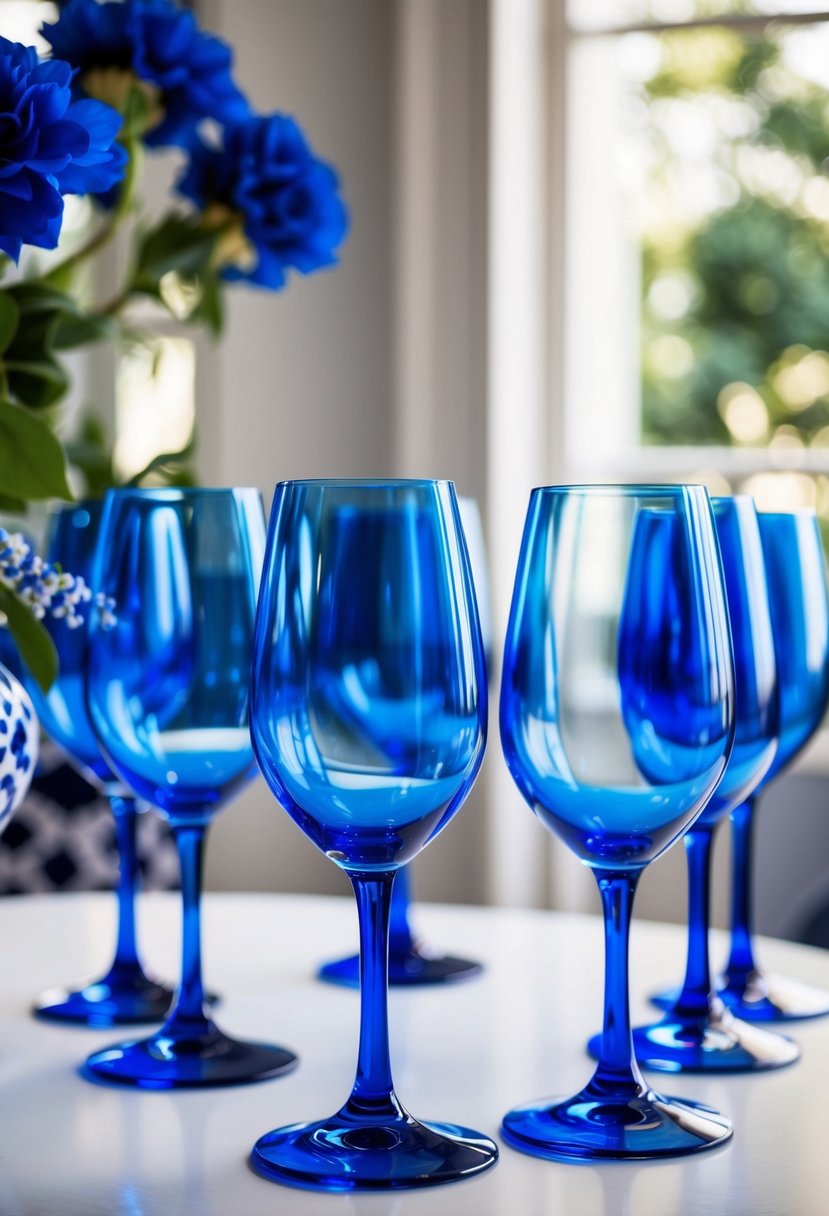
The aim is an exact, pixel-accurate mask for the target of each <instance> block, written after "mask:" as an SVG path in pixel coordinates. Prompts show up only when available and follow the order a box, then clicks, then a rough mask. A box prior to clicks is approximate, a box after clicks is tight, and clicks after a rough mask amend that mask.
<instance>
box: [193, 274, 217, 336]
mask: <svg viewBox="0 0 829 1216" xmlns="http://www.w3.org/2000/svg"><path fill="white" fill-rule="evenodd" d="M190 320H191V321H204V323H205V324H206V325H207V327H208V329H209V330H210V332H211V333H212V334H213V336H214V338H220V337H221V335H222V330H223V329H224V320H225V318H224V300H223V297H222V282H221V279H220V278H219V276H218V275H217V274H207V275H205V278H204V282H203V283H202V294H201V299H200V300H199V303H198V306H197V307H196V308H195V309H194V311H193V313H192V315H191V317H190Z"/></svg>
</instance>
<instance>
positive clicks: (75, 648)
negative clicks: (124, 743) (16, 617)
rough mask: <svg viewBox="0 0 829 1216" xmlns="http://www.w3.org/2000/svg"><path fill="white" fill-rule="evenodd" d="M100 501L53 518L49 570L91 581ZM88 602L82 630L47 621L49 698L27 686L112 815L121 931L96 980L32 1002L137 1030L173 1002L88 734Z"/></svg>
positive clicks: (120, 786) (131, 823)
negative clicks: (151, 956) (138, 916)
mask: <svg viewBox="0 0 829 1216" xmlns="http://www.w3.org/2000/svg"><path fill="white" fill-rule="evenodd" d="M102 510H103V503H102V501H101V500H100V499H87V500H82V501H80V502H77V503H72V504H71V505H69V506H61V507H57V508H56V509H55V510H54V511H52V512H51V514H50V517H49V523H48V528H47V533H46V542H45V547H46V558H47V560H48V561H49V562H50V563H51V564H52V565H56V566H59V567H62V568H63V569H65V570H69V571H71V572H72V574H73V575H75V576H76V577H78V576H80V577H81V578H83V579H84V580H85V582H86V583H87V584H88V583H89V581H90V578H91V571H92V563H93V558H94V553H95V546H96V544H97V541H98V534H99V530H100V523H101V514H102ZM96 611H97V610H96V608H95V607H94V606H93V605H92V604H88V605H87V607H86V611H85V619H84V621H83V623H82V624H80V625H77V624H76V625H74V626H71V625H70V624H69V623H68V622H67V619H66V618H55V617H53V616H49V617H48V618H47V619H46V620H45V621H44V625H45V627H46V628H47V629H48V630H49V633H50V635H51V637H52V641H53V642H54V644H55V648H56V650H57V653H58V660H59V669H58V675H57V678H56V679H55V681H54V682H53V683H52V685H51V687H50V688H49V690H48V692H43V690H42V689H41V688H40V686H39V685H38V684H37V681H35V680H29V681H28V688H29V692H30V694H31V697H32V700H33V701H34V704H35V708H36V710H37V715H38V718H39V720H40V723H41V725H42V727H43V729H44V730H45V731H46V732H47V734H48V735H49V736H50V737H51V739H52V740H53V741H54V742H55V743H56V744H57V745H58V747H59V748H60V749H61V751H63V752H64V753H65V754H66V756H67V757H68V759H69V762H70V763H71V764H72V766H73V768H76V769H77V770H78V771H79V772H80V773H81V775H82V776H83V777H84V778H85V779H86V780H87V781H88V782H89V783H90V785H92V786H93V787H95V788H96V789H98V790H100V791H101V792H102V793H103V794H104V795H105V796H106V797H107V798H108V800H109V803H110V807H111V808H112V812H113V815H114V817H115V832H116V843H117V846H118V858H119V879H118V888H117V898H118V933H117V939H116V948H115V958H114V960H113V962H112V965H111V966H110V968H109V970H108V971H107V972H106V973H105V974H104V975H103V976H101V977H100V978H97V979H94V980H91V981H89V982H88V983H86V984H84V985H83V987H81V988H79V989H76V990H64V989H52V990H50V991H49V992H45V993H43V994H42V995H41V996H40V997H39V998H38V999H37V1001H36V1002H35V1006H34V1012H35V1013H36V1014H37V1016H38V1017H41V1018H46V1019H47V1020H49V1021H56V1022H69V1023H76V1024H81V1025H85V1026H91V1027H95V1028H98V1027H102V1026H119V1025H138V1024H143V1023H149V1022H160V1021H163V1019H164V1017H165V1015H166V1013H167V1011H168V1010H169V1008H170V1005H171V1003H172V1000H173V992H172V989H171V988H169V987H168V986H167V985H166V984H162V983H160V982H159V981H158V980H155V979H152V978H150V977H148V976H147V975H146V974H145V972H144V969H143V967H142V965H141V962H140V960H139V957H138V950H137V942H136V925H135V897H136V888H137V883H138V869H139V866H138V855H137V851H136V829H137V815H138V808H137V805H136V799H135V797H134V794H133V792H132V790H130V789H129V788H128V787H127V786H126V784H125V783H124V782H123V781H122V780H121V779H120V778H119V777H117V776H116V774H115V773H114V772H113V771H112V768H111V766H110V764H109V763H108V761H107V760H106V759H105V757H104V755H103V754H102V752H101V748H100V745H99V743H98V740H97V738H96V736H95V733H94V731H93V729H92V723H91V722H90V720H89V714H88V712H87V709H86V703H85V698H84V679H85V672H86V659H87V640H88V634H89V628H90V616H91V615H92V614H94V613H95V612H96Z"/></svg>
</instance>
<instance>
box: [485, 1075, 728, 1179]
mask: <svg viewBox="0 0 829 1216" xmlns="http://www.w3.org/2000/svg"><path fill="white" fill-rule="evenodd" d="M733 1131H734V1129H733V1127H732V1125H731V1123H730V1121H729V1120H728V1119H726V1118H725V1116H724V1115H721V1114H719V1112H718V1111H715V1110H712V1109H711V1108H710V1107H708V1106H703V1105H701V1104H700V1103H698V1102H691V1101H688V1100H687V1099H685V1098H669V1097H663V1096H662V1095H661V1094H658V1093H656V1092H655V1091H654V1090H652V1089H647V1088H645V1089H642V1090H640V1091H639V1092H637V1093H635V1094H633V1095H620V1096H619V1097H618V1098H614V1097H613V1096H612V1095H607V1094H600V1093H598V1092H597V1091H594V1090H593V1089H592V1088H591V1086H589V1085H588V1086H587V1087H586V1088H585V1089H583V1090H582V1091H581V1093H578V1094H575V1095H574V1096H573V1097H572V1098H565V1099H563V1100H560V1101H559V1100H557V1099H547V1100H546V1101H541V1102H533V1103H530V1104H528V1105H527V1106H521V1107H517V1108H516V1109H515V1110H511V1111H510V1112H509V1114H507V1115H505V1116H504V1121H503V1123H502V1124H501V1135H502V1136H503V1138H504V1140H505V1141H506V1143H507V1144H509V1145H510V1146H511V1147H512V1148H517V1149H519V1150H520V1151H521V1152H522V1153H529V1154H530V1155H531V1156H533V1157H546V1158H547V1159H549V1160H551V1161H593V1160H620V1161H625V1160H628V1161H635V1160H647V1159H649V1158H659V1157H682V1156H686V1155H687V1154H688V1153H697V1152H701V1151H703V1150H704V1149H709V1148H716V1147H717V1146H718V1145H720V1144H723V1143H725V1141H726V1140H729V1139H730V1138H731V1136H732V1135H733Z"/></svg>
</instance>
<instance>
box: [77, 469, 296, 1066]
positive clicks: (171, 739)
mask: <svg viewBox="0 0 829 1216" xmlns="http://www.w3.org/2000/svg"><path fill="white" fill-rule="evenodd" d="M264 536H265V531H264V515H263V511H262V502H261V499H260V497H259V494H258V493H257V492H256V491H255V490H215V489H172V490H131V489H130V490H115V491H111V492H110V493H109V494H108V495H107V497H106V500H105V505H104V514H103V519H102V520H101V529H100V538H99V543H98V548H97V552H96V558H95V564H94V568H93V586H94V587H95V588H96V589H97V590H98V592H99V593H102V594H104V595H106V596H111V597H112V599H113V601H114V603H115V617H116V619H115V623H114V624H112V623H110V622H106V621H103V620H101V621H97V622H96V621H93V624H92V626H91V628H90V639H89V658H88V662H87V678H86V698H87V705H88V708H89V714H90V718H91V721H92V726H93V729H94V730H95V733H96V735H97V736H98V740H99V742H100V745H101V748H102V750H103V752H104V754H105V755H106V757H107V759H108V760H109V762H110V764H111V765H112V768H113V770H114V771H115V772H116V773H118V775H119V776H120V777H121V778H122V780H124V781H126V782H128V783H129V785H130V787H131V788H132V789H133V790H135V792H136V793H137V795H138V796H139V797H141V798H144V799H146V800H147V801H148V802H151V803H153V805H155V806H156V807H158V808H159V810H160V811H161V812H162V814H164V815H166V816H167V818H168V819H169V821H170V825H171V827H172V829H173V834H174V835H175V838H176V844H177V846H178V851H179V858H180V861H181V889H182V899H183V905H184V915H183V945H182V974H181V984H180V987H179V989H178V992H177V994H176V1004H175V1008H174V1009H173V1011H172V1013H171V1014H170V1016H169V1018H168V1019H167V1021H166V1022H165V1023H164V1025H163V1026H162V1027H161V1028H160V1029H159V1030H158V1031H157V1032H156V1033H155V1034H153V1035H151V1036H150V1037H149V1038H147V1039H142V1040H139V1041H135V1042H128V1043H120V1044H116V1045H113V1046H110V1047H107V1048H106V1049H104V1050H103V1051H98V1052H96V1053H95V1054H94V1055H92V1056H90V1057H89V1059H88V1060H87V1062H86V1070H85V1071H86V1074H87V1075H91V1076H92V1077H93V1078H98V1079H102V1080H105V1081H113V1082H120V1083H122V1084H127V1085H139V1086H144V1087H146V1088H151V1089H168V1088H179V1087H188V1086H207V1085H231V1084H237V1083H239V1082H243V1081H254V1080H260V1079H263V1078H265V1077H272V1076H277V1075H279V1074H280V1073H283V1072H285V1071H286V1070H287V1069H289V1068H291V1067H293V1065H294V1064H295V1063H296V1057H295V1056H294V1055H293V1054H292V1053H291V1052H289V1051H286V1050H285V1049H284V1048H282V1047H273V1046H270V1045H269V1044H265V1043H247V1042H240V1041H239V1040H237V1039H233V1038H230V1037H229V1036H228V1035H226V1034H225V1033H224V1032H223V1031H221V1030H220V1029H219V1027H218V1026H217V1025H216V1023H215V1022H214V1021H213V1019H212V1017H211V1015H210V1012H209V1009H208V1007H207V1005H206V1004H205V995H204V989H203V986H202V970H201V933H200V915H199V903H200V896H201V872H202V855H203V849H204V838H205V832H206V830H207V826H208V824H209V822H210V820H211V818H212V817H213V815H214V814H215V813H216V811H218V810H219V808H220V806H221V805H222V804H223V803H224V802H226V801H227V800H228V799H229V798H231V797H232V796H233V795H234V794H236V793H238V791H239V790H240V789H241V788H242V787H243V786H244V785H245V784H246V783H247V782H248V781H249V780H250V779H251V777H252V776H253V775H254V773H255V764H254V760H253V752H252V749H251V743H250V731H249V726H248V680H249V673H250V659H251V651H252V646H253V622H254V615H255V607H256V593H257V589H258V586H259V577H260V572H261V568H262V557H263V551H264Z"/></svg>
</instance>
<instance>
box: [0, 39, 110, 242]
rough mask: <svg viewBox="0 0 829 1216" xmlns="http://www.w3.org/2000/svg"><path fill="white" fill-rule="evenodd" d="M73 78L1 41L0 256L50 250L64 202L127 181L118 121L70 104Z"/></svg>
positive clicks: (105, 110)
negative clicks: (33, 249) (27, 249)
mask: <svg viewBox="0 0 829 1216" xmlns="http://www.w3.org/2000/svg"><path fill="white" fill-rule="evenodd" d="M73 74H74V73H73V70H72V68H71V67H70V65H69V64H68V63H64V62H62V61H61V60H59V59H52V60H49V61H48V62H44V63H42V62H41V61H40V60H39V59H38V57H37V52H36V51H35V50H34V49H33V48H32V47H25V46H21V44H20V43H18V42H9V41H8V40H7V39H5V38H0V250H2V251H3V252H4V253H7V254H8V255H9V257H11V258H13V259H14V260H15V261H17V260H18V258H19V257H20V251H21V249H22V247H23V245H37V246H39V247H40V248H41V249H54V248H55V246H56V245H57V243H58V236H59V235H60V228H61V223H62V222H63V195H64V194H87V193H88V192H89V191H92V190H107V189H109V188H110V187H111V186H113V185H114V184H115V183H116V182H117V181H119V180H120V179H121V178H122V177H123V174H124V166H125V164H126V155H125V153H124V151H123V149H122V148H120V147H119V146H118V145H117V144H116V145H113V140H114V139H115V136H116V135H117V133H118V130H119V128H120V126H121V119H120V118H119V116H118V115H117V114H116V113H115V112H114V111H113V110H111V109H110V108H109V106H105V105H102V104H101V103H100V102H98V101H74V100H73V98H72V90H71V84H72V77H73Z"/></svg>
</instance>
